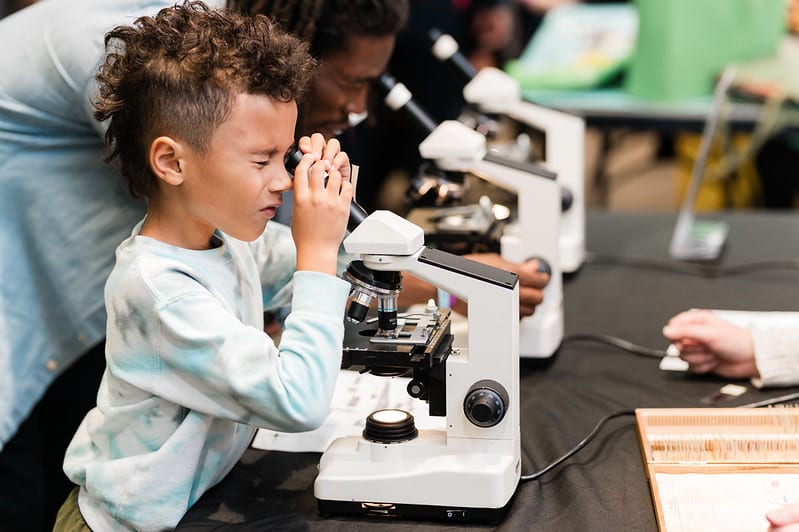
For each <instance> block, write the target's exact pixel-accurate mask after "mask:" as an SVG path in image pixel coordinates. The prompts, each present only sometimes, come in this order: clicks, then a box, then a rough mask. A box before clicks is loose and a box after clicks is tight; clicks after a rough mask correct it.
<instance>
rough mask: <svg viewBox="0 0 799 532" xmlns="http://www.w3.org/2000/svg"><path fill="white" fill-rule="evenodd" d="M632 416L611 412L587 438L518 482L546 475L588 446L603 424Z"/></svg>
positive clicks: (626, 412) (632, 412) (621, 412)
mask: <svg viewBox="0 0 799 532" xmlns="http://www.w3.org/2000/svg"><path fill="white" fill-rule="evenodd" d="M634 415H635V410H620V411H618V412H613V413H612V414H608V415H607V416H605V417H603V418H602V419H600V420H599V423H597V424H596V426H595V427H594V429H593V430H592V431H591V432H589V433H588V436H586V437H585V438H583V439H582V441H581V442H580V443H578V444H577V445H575V446H574V447H572V448H571V449H569V451H568V452H566V454H564V455H563V456H561V457H560V458H558V459H557V460H555V461H553V462H551V463H550V464H549V465H548V466H546V467H545V468H543V469H541V470H540V471H537V472H536V473H531V474H529V475H522V476H521V477H520V478H519V482H529V481H531V480H538V479H539V478H541V477H542V476H544V475H546V474H547V473H549V472H550V471H552V470H553V469H555V468H556V467H557V466H559V465H560V464H562V463H563V462H565V461H566V460H568V459H569V458H571V457H572V456H574V455H575V454H576V453H577V452H578V451H580V450H581V449H582V448H583V447H585V446H586V445H588V444H589V443H590V442H591V440H593V439H594V438H595V437H596V435H597V434H598V433H599V431H600V430H601V429H602V427H604V426H605V423H607V422H608V421H610V420H611V419H614V418H617V417H621V416H634Z"/></svg>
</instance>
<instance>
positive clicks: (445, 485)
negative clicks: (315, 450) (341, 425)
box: [314, 430, 521, 522]
mask: <svg viewBox="0 0 799 532" xmlns="http://www.w3.org/2000/svg"><path fill="white" fill-rule="evenodd" d="M519 448H520V444H519V440H518V437H517V438H516V439H515V440H482V439H476V438H449V439H447V437H446V433H445V432H444V431H441V430H427V431H424V430H422V431H419V435H418V436H417V437H416V438H415V439H413V440H411V441H406V442H401V443H390V444H384V443H375V442H371V441H367V440H365V439H363V438H358V437H349V438H339V439H337V440H336V441H334V442H333V443H332V444H331V446H330V447H329V448H328V450H327V451H325V453H324V454H323V455H322V459H321V460H320V463H319V476H318V477H317V478H316V482H315V483H314V495H315V496H316V499H317V501H318V506H319V511H320V513H322V514H332V513H345V514H358V515H367V516H381V517H401V518H422V519H436V520H438V519H441V520H450V521H461V522H467V521H481V522H499V521H501V520H502V519H503V518H504V517H505V515H506V514H507V511H508V509H509V508H510V503H511V501H512V499H513V496H514V494H515V492H516V487H517V485H518V482H519V475H520V471H521V462H520V451H519Z"/></svg>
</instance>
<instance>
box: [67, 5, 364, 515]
mask: <svg viewBox="0 0 799 532" xmlns="http://www.w3.org/2000/svg"><path fill="white" fill-rule="evenodd" d="M106 47H107V50H108V54H107V58H106V61H105V63H104V64H103V66H102V67H101V69H100V73H99V75H98V80H99V82H100V94H99V97H98V99H97V101H96V103H95V110H96V112H95V115H96V117H97V118H98V119H99V120H107V121H108V131H107V134H106V140H107V142H108V143H109V144H110V145H111V146H112V148H113V150H112V153H111V155H110V158H118V160H119V163H120V168H121V172H122V174H123V176H124V177H125V178H126V180H127V184H128V188H129V190H130V192H131V193H132V194H133V195H134V196H137V197H144V198H146V200H147V205H148V209H147V214H146V216H145V218H144V220H143V221H142V222H140V223H139V224H138V225H137V226H136V227H135V228H134V229H133V232H132V235H131V237H130V238H128V239H127V240H126V241H124V242H123V243H122V244H121V245H120V246H119V248H118V249H117V255H116V265H115V267H114V270H113V272H112V273H111V276H110V277H109V279H108V281H107V283H106V289H105V301H106V307H107V311H108V327H107V335H108V336H107V344H106V360H107V367H106V371H105V374H104V376H103V380H102V383H101V385H100V390H99V392H98V395H97V406H96V407H95V408H94V409H93V410H91V411H90V412H89V413H88V414H87V415H86V417H85V418H84V420H83V422H82V423H81V425H80V427H79V428H78V430H77V433H76V434H75V436H74V438H73V440H72V442H71V444H70V446H69V448H68V449H67V453H66V458H65V461H64V471H65V472H66V474H67V476H69V478H70V479H71V480H72V481H73V482H75V483H76V484H78V485H79V490H78V489H77V488H76V490H74V491H73V492H72V494H70V497H69V498H68V499H67V501H66V502H65V503H64V505H63V507H62V509H61V512H59V518H58V521H57V522H56V530H59V529H61V530H63V529H69V530H74V529H81V528H83V529H85V527H86V526H88V527H91V528H92V529H94V530H118V529H124V530H127V529H134V530H163V529H166V528H173V527H174V526H175V525H177V523H178V521H179V520H180V519H181V518H182V516H183V515H184V514H185V512H186V510H187V509H188V508H189V507H190V506H191V505H192V504H193V503H194V502H195V501H196V500H197V499H198V498H199V497H200V496H201V495H202V494H203V493H204V492H205V491H206V490H208V488H210V487H211V486H213V485H214V484H216V483H217V482H219V481H220V480H221V479H222V478H224V476H225V475H226V474H227V473H228V471H230V469H231V468H232V467H233V465H234V464H235V463H236V462H237V461H238V460H239V458H240V457H241V455H242V453H243V452H244V450H245V449H246V447H247V446H248V445H249V443H250V441H251V439H252V436H253V434H254V432H255V428H254V427H256V426H264V427H271V428H274V429H277V430H283V431H304V430H310V429H313V428H315V427H317V426H318V425H319V424H321V422H322V421H323V420H324V418H325V416H326V414H327V411H328V408H329V404H330V399H331V395H332V392H333V388H334V385H335V379H336V375H337V373H338V370H339V366H340V360H341V359H340V357H341V345H342V340H343V318H344V316H343V312H344V306H345V300H346V297H347V295H348V291H349V285H348V283H346V282H345V281H343V280H341V279H339V278H337V277H335V273H336V256H337V250H338V247H339V244H340V243H341V239H342V237H343V235H344V231H345V227H346V222H347V217H348V214H349V205H350V201H351V199H352V186H351V184H350V182H349V160H348V158H347V156H346V154H345V153H343V152H340V151H339V149H338V146H339V145H338V143H337V141H335V140H333V141H330V142H328V143H327V144H325V142H324V139H323V137H322V136H321V135H318V134H314V135H313V136H312V137H311V138H308V137H303V139H301V141H300V147H301V148H302V149H303V151H304V152H306V155H305V157H304V158H303V160H302V162H301V163H300V164H299V165H298V166H297V169H296V172H295V179H294V185H293V188H294V193H295V203H294V216H293V220H292V225H291V236H292V237H293V239H294V243H295V245H296V255H295V250H294V246H292V245H291V238H285V236H287V233H288V230H286V231H285V232H284V233H280V232H275V231H274V230H273V229H278V228H277V226H275V227H273V226H272V225H270V227H269V230H266V231H265V228H266V225H267V221H268V220H269V219H270V218H271V217H272V216H273V215H274V213H275V210H276V209H277V207H278V206H279V205H280V203H281V193H283V192H285V191H286V190H288V189H290V188H292V184H291V180H290V179H289V176H288V174H287V172H286V170H285V167H284V165H283V161H284V157H285V155H286V154H287V152H288V151H289V149H290V148H291V146H292V144H293V140H294V124H295V121H296V118H297V100H298V99H299V98H300V97H301V95H302V94H303V91H304V89H305V87H306V85H307V83H308V81H309V80H310V77H311V75H312V73H313V67H314V65H315V63H314V61H313V59H311V57H310V55H309V54H308V52H307V46H306V45H305V44H304V43H302V42H301V41H300V40H298V39H296V38H294V37H291V36H289V35H288V34H286V33H283V32H282V31H280V30H278V29H277V28H276V27H273V26H272V25H271V24H270V22H269V21H268V19H266V18H265V17H263V16H258V17H248V16H244V15H240V14H236V13H234V12H232V11H226V10H208V9H207V8H206V7H205V5H204V4H202V3H200V2H186V3H184V4H182V5H178V6H175V7H174V8H169V9H164V10H162V11H161V12H159V14H158V15H157V16H156V17H154V18H150V17H142V18H140V19H138V20H136V22H135V23H134V24H133V25H132V26H120V27H117V28H115V29H114V30H112V31H111V32H110V33H108V34H107V35H106ZM325 172H327V174H329V175H328V178H327V181H326V180H325ZM248 242H249V243H248ZM287 244H288V245H287ZM281 246H282V247H281ZM295 257H296V264H295ZM295 266H296V273H294V271H295ZM292 275H293V278H292ZM262 285H263V286H262ZM289 291H290V292H292V294H291V295H292V300H291V304H292V312H291V313H290V314H289V316H288V317H287V319H286V321H285V331H284V332H283V335H282V340H281V343H280V346H279V347H276V346H275V345H274V344H273V343H272V341H271V339H270V338H269V337H268V336H267V335H266V334H265V333H264V332H263V309H264V303H265V302H266V303H268V304H278V303H281V302H282V300H283V299H285V297H284V296H285V294H286V293H287V292H289Z"/></svg>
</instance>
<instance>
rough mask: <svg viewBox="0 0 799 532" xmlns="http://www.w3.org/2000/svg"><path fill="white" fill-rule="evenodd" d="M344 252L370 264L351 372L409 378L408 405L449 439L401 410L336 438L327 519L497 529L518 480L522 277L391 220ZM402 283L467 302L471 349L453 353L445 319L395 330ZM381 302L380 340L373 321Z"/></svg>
mask: <svg viewBox="0 0 799 532" xmlns="http://www.w3.org/2000/svg"><path fill="white" fill-rule="evenodd" d="M344 247H345V249H346V251H347V252H348V253H351V254H355V255H359V256H360V257H361V258H362V261H354V262H353V263H352V264H351V267H350V269H349V270H348V273H347V274H345V278H349V279H350V281H351V282H352V284H353V292H352V298H351V304H350V307H349V310H348V319H349V321H351V322H355V323H360V325H359V327H360V328H358V329H356V330H351V328H348V335H347V337H345V341H344V344H345V345H344V356H343V363H342V366H343V367H345V368H347V367H353V366H355V367H360V366H362V367H363V368H365V370H370V371H372V372H373V373H377V374H382V375H392V374H394V375H395V374H404V373H405V372H407V371H408V370H412V371H413V378H412V380H411V381H410V384H409V385H408V393H409V394H410V395H411V396H412V397H415V398H418V399H421V400H425V401H427V402H428V403H429V405H430V414H431V415H434V416H446V428H445V429H442V430H417V429H416V428H415V426H414V423H413V418H412V417H411V416H410V414H408V413H407V412H404V411H401V410H378V411H376V412H374V413H372V414H371V415H370V416H369V417H368V418H367V420H366V426H365V428H364V431H363V435H362V436H361V437H345V438H339V439H337V440H335V441H334V442H333V443H332V444H331V445H330V447H329V448H328V449H327V450H326V451H325V452H324V454H323V455H322V457H321V460H320V463H319V475H318V476H317V478H316V481H315V484H314V495H315V497H316V499H317V501H318V506H319V510H320V513H322V514H323V515H325V514H336V513H346V514H358V515H369V516H386V517H409V518H427V519H443V520H451V521H487V522H497V521H500V520H501V519H502V518H504V516H505V514H506V512H507V510H508V509H509V506H510V503H511V501H512V499H513V496H514V494H515V492H516V488H517V485H518V482H519V477H520V471H521V457H520V453H521V449H520V434H519V320H518V313H519V284H518V276H516V275H515V274H512V273H510V272H507V271H505V270H501V269H498V268H494V267H491V266H487V265H484V264H480V263H477V262H474V261H471V260H468V259H465V258H463V257H459V256H457V255H453V254H450V253H447V252H444V251H440V250H436V249H431V248H427V247H425V246H424V233H423V230H422V228H421V227H419V226H416V225H414V224H412V223H411V222H409V221H407V220H405V219H404V218H401V217H399V216H398V215H396V214H394V213H391V212H389V211H376V212H374V213H372V214H371V215H369V216H368V217H367V218H366V219H365V220H364V221H363V222H362V223H360V224H359V225H358V226H357V227H356V228H355V229H354V230H353V232H352V233H351V234H350V235H349V236H348V237H347V238H346V239H345V240H344ZM400 272H410V273H412V274H413V275H416V276H418V277H420V278H421V279H424V280H426V281H428V282H430V283H431V284H433V285H434V286H439V287H442V288H444V289H446V290H448V291H449V292H451V293H452V294H455V295H456V296H457V297H459V298H462V299H464V300H465V301H468V302H469V316H468V321H469V327H468V346H467V347H466V348H459V349H453V348H452V340H453V338H452V334H451V333H450V320H449V310H448V309H437V308H432V307H431V308H428V309H427V310H426V311H425V312H423V313H420V314H416V315H413V316H408V320H409V321H408V322H406V323H404V324H399V325H398V323H399V322H398V321H397V314H396V296H397V295H398V293H399V291H400V290H401V277H402V276H401V273H400ZM373 299H377V300H378V309H377V310H378V320H377V327H376V328H375V326H374V322H373V321H370V320H364V318H365V317H366V312H365V310H364V309H367V310H368V307H369V304H370V303H371V301H372V300H373ZM411 318H413V319H412V320H411ZM411 321H412V322H413V323H411Z"/></svg>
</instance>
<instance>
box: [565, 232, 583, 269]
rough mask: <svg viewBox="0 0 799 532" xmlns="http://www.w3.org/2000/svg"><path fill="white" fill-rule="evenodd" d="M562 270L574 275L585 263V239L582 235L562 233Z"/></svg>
mask: <svg viewBox="0 0 799 532" xmlns="http://www.w3.org/2000/svg"><path fill="white" fill-rule="evenodd" d="M558 244H559V246H560V247H559V249H560V269H561V271H562V272H563V273H574V272H576V271H577V270H579V269H580V267H581V266H582V265H583V262H585V238H584V237H583V235H582V234H580V235H572V234H568V233H561V235H560V239H559V240H558Z"/></svg>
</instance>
